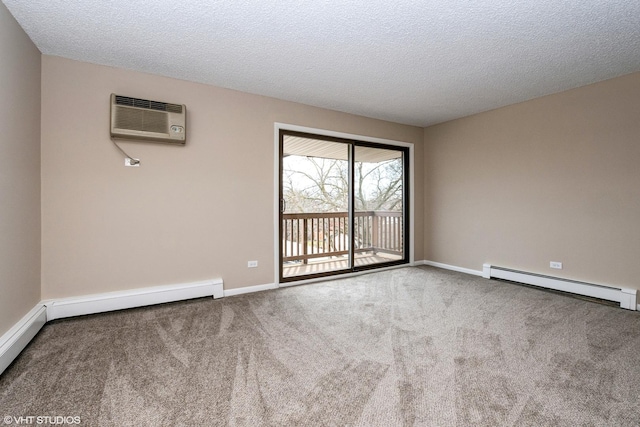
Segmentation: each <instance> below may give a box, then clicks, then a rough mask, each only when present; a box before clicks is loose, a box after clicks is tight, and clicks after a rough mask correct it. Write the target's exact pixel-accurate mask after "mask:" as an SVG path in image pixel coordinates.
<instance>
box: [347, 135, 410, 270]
mask: <svg viewBox="0 0 640 427" xmlns="http://www.w3.org/2000/svg"><path fill="white" fill-rule="evenodd" d="M404 165H405V152H404V151H403V150H400V149H398V150H394V149H387V148H376V147H371V146H360V145H357V146H356V147H355V155H354V166H353V169H354V170H353V172H354V173H353V176H354V182H353V188H354V189H353V193H354V250H353V252H354V264H355V267H356V268H359V267H361V268H367V267H368V266H373V265H378V264H385V263H392V262H398V261H401V260H404V259H406V255H405V254H406V252H405V245H406V243H405V241H406V238H405V236H406V234H405V224H404V223H405V209H406V208H405V204H406V203H405V199H406V198H405V188H404V187H405V166H404Z"/></svg>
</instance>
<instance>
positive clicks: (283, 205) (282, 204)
mask: <svg viewBox="0 0 640 427" xmlns="http://www.w3.org/2000/svg"><path fill="white" fill-rule="evenodd" d="M286 210H287V201H286V200H285V199H280V213H284V212H285V211H286Z"/></svg>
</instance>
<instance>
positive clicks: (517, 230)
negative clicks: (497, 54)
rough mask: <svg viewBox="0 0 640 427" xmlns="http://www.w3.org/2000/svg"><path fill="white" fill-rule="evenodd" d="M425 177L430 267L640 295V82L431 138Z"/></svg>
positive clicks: (578, 94) (621, 82)
mask: <svg viewBox="0 0 640 427" xmlns="http://www.w3.org/2000/svg"><path fill="white" fill-rule="evenodd" d="M425 171H426V172H425V173H426V176H425V183H426V184H425V185H426V188H425V194H426V198H425V207H426V216H425V257H426V258H427V259H430V260H432V261H436V262H442V263H446V264H452V265H456V266H460V267H465V268H470V269H474V270H481V269H482V264H483V263H484V262H489V263H492V264H495V265H500V266H505V267H514V268H518V269H524V270H527V271H533V272H538V273H543V274H550V275H556V276H561V277H568V278H573V279H578V280H584V281H590V282H596V283H602V284H612V285H621V286H625V287H630V288H636V289H639V288H640V73H638V74H632V75H628V76H624V77H620V78H617V79H613V80H609V81H605V82H601V83H598V84H594V85H591V86H587V87H582V88H578V89H575V90H571V91H567V92H563V93H559V94H555V95H551V96H547V97H544V98H539V99H536V100H532V101H529V102H525V103H521V104H517V105H512V106H509V107H505V108H502V109H499V110H494V111H490V112H487V113H483V114H478V115H475V116H471V117H467V118H463V119H460V120H456V121H452V122H448V123H444V124H441V125H437V126H433V127H430V128H427V129H426V130H425ZM550 261H561V262H563V263H564V269H563V270H551V269H550V268H549V262H550Z"/></svg>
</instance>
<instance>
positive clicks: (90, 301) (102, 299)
mask: <svg viewBox="0 0 640 427" xmlns="http://www.w3.org/2000/svg"><path fill="white" fill-rule="evenodd" d="M210 296H212V297H213V298H222V297H223V296H224V290H223V282H222V279H213V280H206V281H203V282H194V283H183V284H178V285H167V286H155V287H149V288H139V289H132V290H127V291H116V292H107V293H104V294H93V295H86V296H83V297H79V298H63V299H59V300H49V301H43V304H44V305H45V306H46V307H47V322H49V321H51V320H55V319H61V318H65V317H73V316H83V315H86V314H95V313H104V312H107V311H114V310H123V309H127V308H134V307H144V306H147V305H154V304H163V303H167V302H175V301H183V300H187V299H192V298H202V297H210Z"/></svg>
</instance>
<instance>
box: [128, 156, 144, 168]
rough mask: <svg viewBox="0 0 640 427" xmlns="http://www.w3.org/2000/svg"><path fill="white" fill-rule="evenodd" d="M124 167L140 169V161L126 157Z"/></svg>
mask: <svg viewBox="0 0 640 427" xmlns="http://www.w3.org/2000/svg"><path fill="white" fill-rule="evenodd" d="M124 165H125V166H129V167H132V168H139V167H140V159H130V158H129V157H125V159H124Z"/></svg>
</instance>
